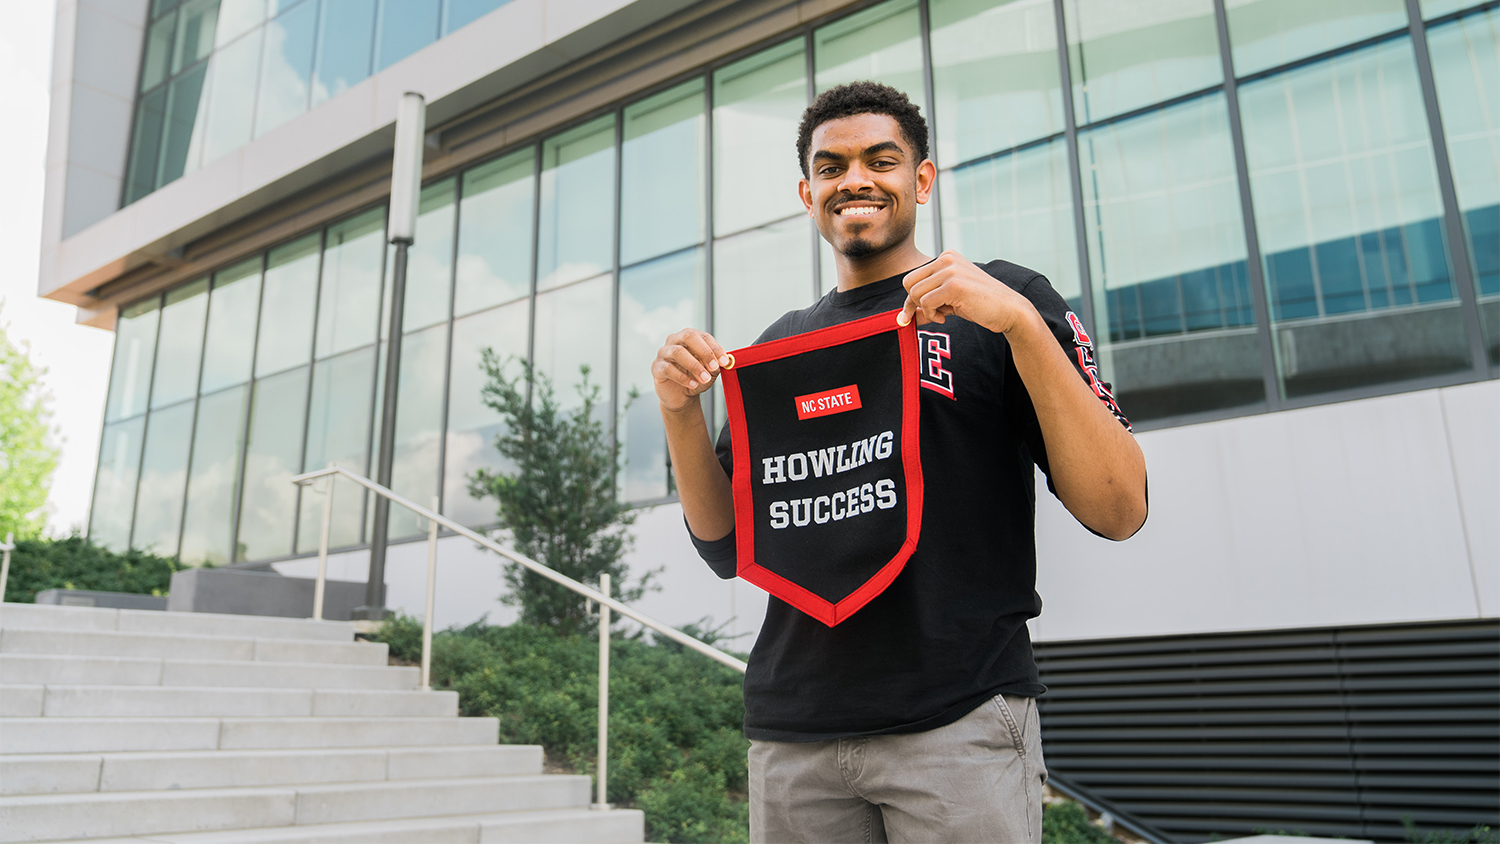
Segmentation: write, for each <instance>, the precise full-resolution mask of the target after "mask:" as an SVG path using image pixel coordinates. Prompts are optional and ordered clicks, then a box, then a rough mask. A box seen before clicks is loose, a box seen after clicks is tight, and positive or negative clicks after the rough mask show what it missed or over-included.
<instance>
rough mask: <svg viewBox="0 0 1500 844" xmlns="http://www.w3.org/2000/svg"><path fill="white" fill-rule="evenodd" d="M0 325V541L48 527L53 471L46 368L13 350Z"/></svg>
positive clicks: (54, 460)
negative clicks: (9, 535) (44, 379)
mask: <svg viewBox="0 0 1500 844" xmlns="http://www.w3.org/2000/svg"><path fill="white" fill-rule="evenodd" d="M5 328H6V327H5V325H3V324H0V541H3V540H4V539H5V535H6V534H7V533H15V535H16V537H17V538H22V539H28V538H31V537H34V536H40V535H41V533H42V528H44V527H45V526H46V524H47V513H46V510H45V509H44V508H45V507H46V504H47V490H48V488H49V487H50V486H51V482H52V471H53V470H54V469H56V468H57V455H58V451H57V447H56V446H54V445H52V444H51V443H50V442H48V441H47V434H48V433H49V431H48V423H49V422H50V421H51V419H52V410H51V409H50V408H49V407H48V406H47V402H48V401H49V400H50V398H51V396H50V395H48V394H47V392H46V391H45V390H43V389H42V386H41V377H42V375H44V374H46V371H47V370H45V369H40V368H38V367H35V366H32V364H31V359H30V358H29V357H28V354H27V353H28V352H29V351H30V350H29V349H28V348H26V347H25V346H24V345H23V346H22V347H21V348H17V347H16V346H15V344H13V343H12V342H11V341H10V338H9V337H8V336H7V335H6V331H5Z"/></svg>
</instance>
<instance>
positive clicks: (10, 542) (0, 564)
mask: <svg viewBox="0 0 1500 844" xmlns="http://www.w3.org/2000/svg"><path fill="white" fill-rule="evenodd" d="M15 547H16V535H15V534H14V533H7V534H6V535H5V544H4V545H0V548H3V549H5V550H4V559H3V561H0V602H4V601H5V582H6V581H7V580H10V552H11V549H13V548H15Z"/></svg>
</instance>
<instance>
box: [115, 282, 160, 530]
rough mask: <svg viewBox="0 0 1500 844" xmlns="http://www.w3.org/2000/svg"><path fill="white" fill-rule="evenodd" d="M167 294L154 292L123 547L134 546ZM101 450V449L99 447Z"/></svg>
mask: <svg viewBox="0 0 1500 844" xmlns="http://www.w3.org/2000/svg"><path fill="white" fill-rule="evenodd" d="M166 302H167V294H166V293H165V292H162V293H158V294H156V336H155V337H153V338H151V374H150V375H149V376H147V378H146V407H145V409H144V410H142V411H141V416H142V417H144V418H142V419H141V453H140V454H139V455H138V456H137V457H136V459H135V492H133V493H131V496H130V528H129V529H128V530H126V531H125V548H126V550H129V549H131V548H134V547H135V514H136V507H137V505H138V504H139V503H140V498H141V470H142V468H143V467H145V465H146V435H147V434H149V433H150V432H151V391H152V389H153V388H154V387H155V386H156V361H157V353H158V352H160V351H161V318H162V314H163V313H164V312H165V311H166ZM100 450H101V451H103V449H100Z"/></svg>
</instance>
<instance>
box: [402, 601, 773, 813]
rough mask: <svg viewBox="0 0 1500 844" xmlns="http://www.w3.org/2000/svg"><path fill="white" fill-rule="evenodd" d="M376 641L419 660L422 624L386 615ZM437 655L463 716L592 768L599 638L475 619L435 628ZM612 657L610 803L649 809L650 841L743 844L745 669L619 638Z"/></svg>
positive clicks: (439, 682)
mask: <svg viewBox="0 0 1500 844" xmlns="http://www.w3.org/2000/svg"><path fill="white" fill-rule="evenodd" d="M377 638H378V639H379V641H384V642H386V643H387V644H389V646H390V650H391V656H393V657H395V658H397V659H402V660H408V661H412V662H416V661H418V660H420V659H421V656H422V626H421V622H419V621H416V620H414V619H411V618H406V617H398V618H395V619H392V620H390V621H387V622H386V624H385V626H384V627H383V628H382V630H381V632H380V633H379V634H378V637H377ZM432 654H433V658H432V684H433V687H434V688H443V689H453V690H456V691H457V692H458V693H459V708H460V711H461V712H462V713H463V714H465V715H475V716H487V717H493V718H498V719H499V720H500V741H502V742H507V743H519V744H540V745H541V746H542V747H543V748H545V750H546V753H547V758H548V761H549V762H550V763H552V764H553V765H555V766H561V767H564V768H567V769H570V770H573V771H576V772H578V773H581V774H590V775H592V774H593V772H594V768H595V761H596V759H597V756H596V753H597V743H596V739H597V735H596V730H597V723H598V721H597V719H598V708H597V707H598V688H599V679H598V677H599V675H598V664H599V643H598V641H597V640H596V639H594V638H592V637H586V636H581V635H570V634H567V633H565V632H562V631H560V630H558V629H556V628H553V627H542V626H537V625H530V624H514V625H511V626H509V627H495V626H490V625H485V624H475V625H472V626H470V627H466V628H462V629H456V630H447V631H443V632H439V633H436V634H435V635H434V636H433V642H432ZM609 658H610V719H609V737H610V741H609V743H610V747H609V795H608V799H609V800H610V802H612V803H618V804H622V805H626V806H636V807H639V808H640V809H642V810H643V811H644V812H645V813H646V823H647V836H648V838H649V840H652V841H664V842H706V841H722V842H738V841H745V840H747V837H748V831H747V828H746V822H747V818H748V812H747V809H746V805H745V789H746V761H745V754H746V751H747V750H748V749H749V747H750V744H749V742H747V741H746V740H745V739H744V737H743V736H742V735H741V725H742V723H743V721H744V717H745V707H744V701H743V697H742V691H741V686H742V679H741V677H740V675H739V674H738V673H737V672H735V671H733V670H731V669H728V668H725V667H724V666H721V665H719V664H718V663H715V662H712V661H710V660H708V659H705V658H703V657H702V656H700V655H698V654H686V653H682V652H681V649H680V648H676V647H666V646H662V645H657V644H652V643H650V642H647V641H645V640H643V639H630V638H622V639H615V640H614V641H612V642H611V643H610V657H609Z"/></svg>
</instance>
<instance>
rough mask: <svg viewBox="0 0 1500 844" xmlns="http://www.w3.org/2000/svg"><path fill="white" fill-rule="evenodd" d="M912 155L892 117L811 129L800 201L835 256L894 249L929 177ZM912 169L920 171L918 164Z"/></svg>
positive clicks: (856, 118) (906, 234)
mask: <svg viewBox="0 0 1500 844" xmlns="http://www.w3.org/2000/svg"><path fill="white" fill-rule="evenodd" d="M912 156H913V153H912V151H911V148H910V145H909V144H908V143H907V142H906V139H905V137H904V136H903V135H902V134H901V127H900V125H899V124H898V123H896V120H895V118H893V117H891V116H889V115H885V114H856V115H853V116H852V117H842V118H839V119H838V120H830V121H828V122H827V123H824V124H822V125H820V126H818V128H816V129H814V130H813V134H812V144H811V148H810V152H809V158H810V160H809V162H808V172H809V174H810V176H809V177H808V178H806V179H803V180H802V181H801V182H799V183H798V191H799V192H800V193H801V195H802V204H803V205H804V206H806V207H807V212H808V215H809V216H811V217H812V218H813V220H814V221H815V222H816V223H817V226H818V231H819V232H821V233H822V235H823V238H824V239H825V240H827V241H828V242H829V243H830V244H832V245H833V248H834V249H835V250H836V251H838V252H839V253H840V254H842V255H844V256H846V257H849V258H856V259H858V258H866V257H869V256H871V255H876V254H879V253H881V252H884V251H885V250H887V249H890V248H891V247H894V246H898V245H900V244H901V243H902V242H903V241H905V240H907V239H908V238H910V237H911V235H912V232H913V231H914V230H915V229H916V225H917V206H918V205H920V204H924V203H926V202H927V198H928V196H929V195H930V194H931V192H932V182H933V179H934V178H935V176H936V172H935V169H936V168H935V167H934V166H933V164H932V162H930V161H924V162H918V161H914V160H912ZM918 165H920V167H919V166H918Z"/></svg>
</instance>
